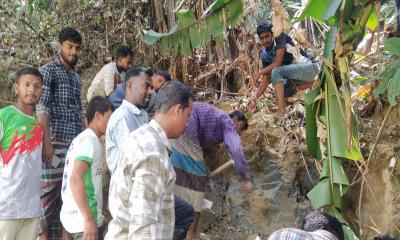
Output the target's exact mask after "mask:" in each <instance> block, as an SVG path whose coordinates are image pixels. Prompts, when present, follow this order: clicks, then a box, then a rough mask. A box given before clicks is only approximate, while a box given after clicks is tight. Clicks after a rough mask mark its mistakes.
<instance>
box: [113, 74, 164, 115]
mask: <svg viewBox="0 0 400 240" xmlns="http://www.w3.org/2000/svg"><path fill="white" fill-rule="evenodd" d="M146 73H147V75H149V76H150V77H151V82H152V85H153V90H154V91H153V93H152V96H151V99H150V103H149V106H148V107H147V108H146V109H145V111H146V112H148V113H152V112H153V109H154V103H155V100H156V95H157V94H156V93H157V92H158V90H159V89H160V88H161V87H162V86H163V85H164V83H166V82H167V81H170V80H171V75H169V73H168V72H166V71H161V70H157V71H156V72H155V73H153V70H151V69H148V70H146ZM124 92H125V84H124V83H121V84H119V85H118V87H117V89H115V91H114V92H113V93H112V94H111V96H110V98H109V100H110V102H111V104H112V105H113V106H114V109H116V108H118V107H119V106H120V105H121V103H122V100H123V99H124Z"/></svg>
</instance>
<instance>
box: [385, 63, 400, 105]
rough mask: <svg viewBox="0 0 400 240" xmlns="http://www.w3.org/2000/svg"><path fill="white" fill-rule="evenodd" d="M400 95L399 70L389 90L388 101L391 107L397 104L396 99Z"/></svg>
mask: <svg viewBox="0 0 400 240" xmlns="http://www.w3.org/2000/svg"><path fill="white" fill-rule="evenodd" d="M399 95H400V69H397V71H396V73H395V74H394V76H393V78H392V80H391V81H390V83H389V88H388V100H389V103H390V105H391V106H395V105H396V104H397V101H396V98H397V96H399Z"/></svg>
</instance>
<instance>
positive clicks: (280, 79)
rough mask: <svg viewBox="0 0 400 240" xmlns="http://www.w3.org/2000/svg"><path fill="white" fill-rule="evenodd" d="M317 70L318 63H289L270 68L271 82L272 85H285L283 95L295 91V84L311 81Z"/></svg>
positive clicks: (291, 93) (289, 94) (287, 95)
mask: <svg viewBox="0 0 400 240" xmlns="http://www.w3.org/2000/svg"><path fill="white" fill-rule="evenodd" d="M318 72H319V67H318V64H316V63H307V64H289V65H284V66H281V67H276V68H274V69H272V72H271V82H272V84H273V85H275V84H277V83H283V84H284V85H285V97H289V96H291V95H293V94H294V93H295V85H301V84H305V83H310V82H313V81H314V79H315V77H316V76H317V74H318Z"/></svg>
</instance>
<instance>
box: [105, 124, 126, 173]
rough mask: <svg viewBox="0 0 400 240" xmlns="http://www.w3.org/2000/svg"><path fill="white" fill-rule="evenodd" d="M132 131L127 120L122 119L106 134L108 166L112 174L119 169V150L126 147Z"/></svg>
mask: <svg viewBox="0 0 400 240" xmlns="http://www.w3.org/2000/svg"><path fill="white" fill-rule="evenodd" d="M129 133H130V130H129V127H128V124H127V122H126V121H125V118H122V119H120V120H119V121H117V122H116V123H115V124H112V126H111V125H110V128H109V129H107V133H106V155H107V164H108V168H109V169H110V171H111V173H113V172H114V171H115V168H116V167H117V158H118V156H119V152H120V151H119V148H122V146H124V144H125V142H126V140H127V139H128V136H129Z"/></svg>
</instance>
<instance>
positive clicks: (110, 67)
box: [87, 46, 133, 101]
mask: <svg viewBox="0 0 400 240" xmlns="http://www.w3.org/2000/svg"><path fill="white" fill-rule="evenodd" d="M132 58H133V54H132V49H130V48H129V47H126V46H122V47H120V48H119V49H118V51H117V56H116V59H117V60H116V61H115V62H110V63H108V64H106V65H104V66H103V68H101V70H100V72H98V73H97V74H96V76H95V77H94V79H93V81H92V84H91V85H90V87H89V89H88V93H87V99H88V101H90V99H92V98H93V97H94V96H102V97H109V96H110V95H111V93H112V92H113V91H114V90H115V89H116V88H117V85H118V84H120V83H121V79H125V72H126V70H128V69H129V68H130V67H131V66H132Z"/></svg>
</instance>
